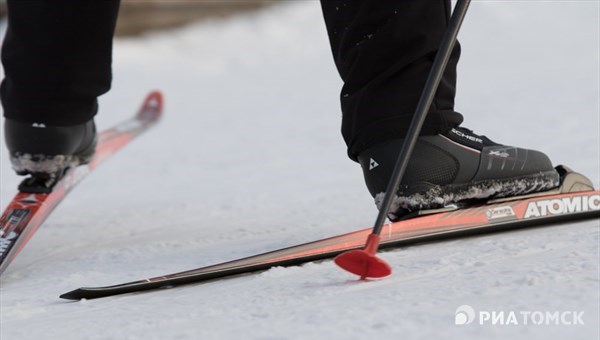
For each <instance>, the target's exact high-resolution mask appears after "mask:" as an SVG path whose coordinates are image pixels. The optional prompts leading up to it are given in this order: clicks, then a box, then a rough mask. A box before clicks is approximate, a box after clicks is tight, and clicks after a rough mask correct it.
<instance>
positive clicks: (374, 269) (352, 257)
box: [334, 234, 392, 280]
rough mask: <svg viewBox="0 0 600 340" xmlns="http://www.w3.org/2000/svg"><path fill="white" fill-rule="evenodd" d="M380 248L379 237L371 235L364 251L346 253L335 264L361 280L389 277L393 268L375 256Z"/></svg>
mask: <svg viewBox="0 0 600 340" xmlns="http://www.w3.org/2000/svg"><path fill="white" fill-rule="evenodd" d="M378 248H379V235H375V234H371V235H369V238H368V239H367V243H366V245H365V248H364V249H362V250H351V251H347V252H344V253H342V254H340V255H338V256H336V258H335V259H334V262H335V264H337V265H338V266H339V267H341V268H342V269H344V270H346V271H348V272H350V273H352V274H356V275H358V276H360V279H361V280H365V279H367V278H381V277H386V276H389V275H390V274H391V273H392V267H391V266H390V265H389V264H388V263H387V262H385V261H384V260H382V259H380V258H379V257H377V256H375V254H376V252H377V249H378Z"/></svg>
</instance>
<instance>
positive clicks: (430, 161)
mask: <svg viewBox="0 0 600 340" xmlns="http://www.w3.org/2000/svg"><path fill="white" fill-rule="evenodd" d="M321 4H322V8H323V13H324V16H325V22H326V25H327V31H328V34H329V39H330V42H331V48H332V51H333V56H334V59H335V63H336V66H337V68H338V70H339V73H340V75H341V76H342V79H343V81H344V87H343V89H342V93H341V102H342V112H343V121H342V134H343V136H344V139H345V141H346V143H347V145H348V155H349V156H350V158H352V159H353V160H356V161H358V162H359V163H360V165H361V167H362V170H363V174H364V177H365V182H366V184H367V188H368V189H369V192H370V193H371V195H372V196H373V197H374V198H375V201H376V203H377V204H379V203H381V201H382V200H383V197H384V196H385V190H386V189H387V185H388V182H389V179H390V177H391V175H392V172H393V169H394V167H395V164H396V162H397V159H398V155H399V153H400V150H401V148H402V145H403V142H404V140H403V138H404V137H405V135H406V133H407V131H408V127H409V126H410V123H411V120H412V116H413V114H414V112H415V111H416V106H417V104H418V101H419V98H420V96H421V92H422V90H423V87H424V84H425V82H426V79H427V77H428V75H429V72H430V70H431V66H432V64H433V60H434V58H435V54H436V53H437V50H438V48H439V46H440V42H441V40H442V37H443V35H444V33H445V31H446V27H447V25H448V22H449V16H450V1H449V0H435V1H434V0H428V1H416V0H415V1H409V0H406V1H404V0H396V1H366V0H365V1H343V0H322V1H321ZM459 54H460V47H459V46H458V44H457V46H456V47H455V49H454V51H453V53H452V56H451V58H450V61H449V63H448V66H447V68H446V70H445V73H444V76H443V78H442V81H441V83H440V85H439V87H438V89H437V92H436V96H435V99H434V101H433V104H432V107H431V109H430V111H429V113H428V116H427V120H426V121H425V125H424V126H423V129H422V131H421V136H420V137H419V139H418V140H417V143H416V145H415V148H414V150H413V154H412V156H411V158H410V161H409V164H408V166H407V169H406V172H405V174H404V176H403V178H402V182H401V185H400V186H399V188H398V189H397V191H396V198H395V200H394V204H393V206H392V211H391V212H390V215H389V216H390V218H393V219H395V218H398V217H400V216H402V215H404V214H406V212H408V211H414V210H421V209H432V208H440V207H442V206H445V205H448V204H455V203H460V204H462V203H467V204H468V203H469V202H472V201H478V200H479V201H480V200H485V199H488V198H490V197H507V196H516V195H521V194H527V193H531V192H537V191H544V190H548V189H551V188H554V187H556V186H558V185H559V175H558V173H557V171H556V170H555V169H554V168H553V167H552V163H551V162H550V160H549V159H548V157H547V156H546V155H545V154H543V153H541V152H539V151H535V150H528V149H522V148H515V147H511V146H504V145H501V144H497V143H494V142H492V141H491V140H489V139H488V138H486V137H485V136H480V135H477V134H475V133H473V132H472V131H470V130H468V129H465V128H462V127H459V125H460V124H461V123H462V115H461V114H459V113H457V112H456V111H454V96H455V84H456V64H457V62H458V58H459Z"/></svg>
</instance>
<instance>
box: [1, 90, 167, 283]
mask: <svg viewBox="0 0 600 340" xmlns="http://www.w3.org/2000/svg"><path fill="white" fill-rule="evenodd" d="M162 110H163V100H162V95H161V93H160V92H152V93H150V94H149V95H148V96H147V97H146V99H145V101H144V103H143V105H142V107H141V109H140V110H139V112H138V113H137V115H136V116H135V117H133V118H131V119H129V120H127V121H124V122H122V123H120V124H117V125H116V126H114V127H113V128H111V129H108V130H105V131H102V132H101V133H100V134H99V135H98V145H97V147H96V153H95V155H94V158H93V159H92V161H91V162H90V163H89V164H86V165H82V166H79V167H76V168H71V169H68V170H67V171H66V172H65V174H64V175H63V176H62V177H60V179H59V180H57V181H54V182H52V183H43V185H40V182H39V181H36V180H35V179H32V178H28V179H25V180H24V181H23V182H22V183H21V185H20V186H19V193H18V194H17V195H16V196H15V197H14V198H13V200H12V201H11V202H10V203H9V204H8V207H6V209H5V210H4V213H3V214H2V217H1V218H0V274H1V273H2V272H4V270H5V269H6V267H7V266H8V265H9V264H10V262H11V261H12V260H13V259H14V258H15V257H16V256H17V254H18V253H19V252H20V251H21V249H23V247H24V246H25V244H27V241H29V239H31V237H32V236H33V234H34V233H35V232H36V230H37V229H38V228H39V227H40V225H42V223H44V221H45V220H46V218H47V217H48V216H49V215H50V213H52V211H53V210H54V208H56V206H57V205H58V204H59V203H60V202H61V201H62V200H63V199H64V198H65V197H66V196H67V194H68V193H69V192H70V191H71V189H73V187H75V185H77V184H78V183H79V182H81V180H82V179H83V178H84V177H86V176H87V175H88V174H89V173H90V172H92V171H93V170H94V169H95V168H96V167H97V166H98V165H100V164H101V163H103V162H104V161H105V160H106V159H107V158H109V157H110V156H112V155H114V154H115V153H116V152H117V151H119V150H120V149H121V148H122V147H124V146H125V145H127V144H128V143H129V142H130V141H131V140H133V139H134V138H135V137H137V136H138V135H140V134H141V133H143V132H144V131H146V130H147V129H148V128H149V127H151V126H152V125H154V124H155V123H156V122H158V120H159V119H160V117H161V115H162Z"/></svg>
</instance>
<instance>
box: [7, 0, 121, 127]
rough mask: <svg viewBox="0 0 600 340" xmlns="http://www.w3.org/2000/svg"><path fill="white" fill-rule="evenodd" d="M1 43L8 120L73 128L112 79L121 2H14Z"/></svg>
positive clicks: (93, 111) (93, 109)
mask: <svg viewBox="0 0 600 340" xmlns="http://www.w3.org/2000/svg"><path fill="white" fill-rule="evenodd" d="M7 5H8V28H7V30H6V36H5V38H4V43H3V46H2V64H3V66H4V73H5V78H4V80H3V81H2V85H1V91H0V93H1V99H2V106H3V108H4V116H5V117H6V118H9V119H12V120H16V121H20V122H26V123H29V122H40V123H45V124H49V125H60V126H68V125H75V124H81V123H84V122H87V121H89V120H90V119H91V118H92V117H93V116H94V115H95V114H96V112H97V101H96V98H97V97H98V96H100V95H101V94H103V93H105V92H107V91H108V90H109V88H110V82H111V58H112V56H111V54H112V39H113V33H114V28H115V23H116V20H117V14H118V10H119V0H102V1H98V0H71V1H67V0H46V1H43V0H28V1H22V0H9V1H8V3H7Z"/></svg>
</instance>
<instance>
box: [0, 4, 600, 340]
mask: <svg viewBox="0 0 600 340" xmlns="http://www.w3.org/2000/svg"><path fill="white" fill-rule="evenodd" d="M598 26H599V3H598V2H597V1H475V2H473V3H472V5H471V8H470V12H469V13H468V15H467V19H466V21H465V23H464V26H463V30H462V32H461V35H460V40H461V43H462V46H463V54H462V60H461V63H460V66H459V83H458V97H457V105H456V107H457V109H458V110H459V111H460V112H462V113H464V114H465V116H466V122H465V126H467V127H469V128H472V129H474V131H475V132H476V133H480V134H485V135H487V136H489V137H490V138H492V139H493V140H495V141H497V142H501V143H505V144H511V145H516V146H525V147H528V148H533V149H540V150H544V151H545V152H546V153H547V154H548V155H549V156H550V158H551V159H553V160H554V161H555V162H556V163H557V164H559V163H562V164H567V165H569V166H570V167H572V168H573V169H575V170H577V171H579V172H582V173H584V174H586V175H588V176H590V177H591V179H592V180H593V181H594V183H595V184H596V185H598V184H599V182H600V180H599V179H600V174H599V169H600V166H599V158H600V157H599V144H600V141H599V92H600V89H599V85H598V84H599V68H598V60H599V49H598V41H599V34H598V31H599V27H598ZM2 27H4V28H5V27H6V26H5V24H3V25H2ZM340 86H341V81H340V80H339V77H338V75H337V73H336V70H335V66H334V64H333V61H332V57H331V56H330V51H329V45H328V42H327V38H326V32H325V27H324V24H323V22H322V18H321V13H320V8H319V3H318V2H316V1H295V2H290V3H287V4H284V5H280V6H275V7H272V8H269V9H267V10H264V11H262V12H258V13H253V14H248V15H244V16H240V17H235V18H231V19H228V20H225V21H212V22H203V23H200V24H194V25H191V26H188V27H185V28H181V29H176V30H171V31H165V32H160V33H153V34H147V35H144V36H142V37H137V38H128V39H119V40H117V41H116V45H115V50H114V86H113V89H112V91H111V92H110V93H109V94H107V95H105V96H103V97H102V98H101V100H100V104H101V112H100V114H99V116H98V119H97V122H98V125H99V127H100V128H104V127H108V126H110V125H112V124H114V123H116V122H118V121H120V120H123V119H125V118H127V117H129V116H130V115H131V114H133V112H135V110H137V107H138V105H139V104H140V101H141V100H142V98H143V97H144V96H145V94H146V93H147V92H148V91H150V90H152V89H161V90H162V91H164V94H165V98H166V112H165V113H166V116H165V119H164V121H163V122H162V123H161V124H160V125H159V126H157V127H156V128H155V129H153V130H152V131H150V132H149V133H148V134H146V135H144V136H142V137H141V138H140V139H139V140H136V141H135V143H133V144H132V145H131V146H128V147H127V148H126V149H124V150H123V151H122V152H121V153H120V154H119V155H117V156H116V157H115V158H114V159H112V160H111V161H110V162H108V163H107V164H106V165H104V166H102V167H101V168H100V169H98V171H97V172H95V173H94V174H93V175H92V176H90V177H89V178H88V179H86V180H85V181H84V182H83V183H82V184H81V185H80V186H79V187H78V188H77V189H76V190H75V191H74V192H73V193H72V195H70V196H69V197H68V199H67V200H66V201H65V202H63V203H62V205H61V206H59V207H58V208H57V209H56V211H55V212H54V214H52V216H51V217H50V218H49V219H48V220H47V222H46V223H45V224H44V225H43V226H42V228H40V230H39V231H38V232H37V234H36V235H35V237H34V238H33V239H32V240H31V242H30V243H29V244H28V245H27V247H26V248H25V249H24V250H23V252H22V253H21V254H20V255H19V257H18V258H17V259H16V260H15V261H14V262H13V263H12V265H11V266H10V267H9V269H8V270H7V271H6V272H5V273H4V274H3V276H2V279H1V281H0V282H1V330H0V337H1V339H2V340H12V339H419V338H420V339H597V338H598V335H599V333H598V332H599V331H598V326H599V323H598V317H599V314H600V313H599V305H598V304H599V294H598V287H599V280H598V274H599V268H598V266H599V264H598V259H599V258H598V245H599V228H600V226H599V222H598V220H595V221H594V220H592V221H586V222H580V223H570V224H564V225H560V226H552V227H546V228H536V229H529V230H522V231H515V232H510V233H502V234H490V235H485V236H479V237H472V238H465V239H458V240H452V241H448V242H439V243H433V244H425V245H418V246H413V247H406V248H402V249H396V250H393V251H389V252H385V253H382V254H381V257H382V258H384V259H385V260H386V261H388V262H389V263H390V264H391V265H392V266H393V268H394V275H393V276H392V277H389V278H387V279H384V280H378V281H370V282H358V281H357V280H356V278H355V277H353V276H351V275H349V274H347V273H345V272H343V271H341V270H339V269H337V268H336V267H335V266H334V265H333V264H332V262H331V261H325V262H320V263H309V264H306V265H303V266H298V267H290V268H274V269H272V270H268V271H266V272H262V273H259V274H255V275H247V276H242V277H237V278H231V279H226V280H221V281H214V282H209V283H204V284H196V285H189V286H184V287H181V288H176V289H167V290H160V291H154V292H149V293H144V294H130V295H122V296H118V297H111V298H105V299H99V300H89V301H80V302H68V301H63V300H61V299H59V298H58V295H59V294H61V293H64V292H66V291H69V290H72V289H74V288H77V287H80V286H95V285H110V284H117V283H122V282H127V281H133V280H137V279H143V278H147V277H153V276H158V275H161V274H166V273H172V272H177V271H182V270H187V269H192V268H196V267H200V266H206V265H209V264H214V263H218V262H223V261H227V260H231V259H236V258H239V257H243V256H248V255H252V254H256V253H260V252H265V251H268V250H272V249H277V248H281V247H284V246H289V245H294V244H298V243H303V242H308V241H312V240H316V239H319V238H323V237H327V236H332V235H336V234H340V233H344V232H350V231H354V230H357V229H362V228H367V227H369V226H370V225H371V223H372V222H373V220H374V219H375V214H376V209H375V206H374V204H373V201H372V199H371V197H370V196H369V194H368V192H367V190H366V188H365V187H364V184H363V179H362V174H361V171H360V168H359V166H358V165H357V164H355V163H353V162H352V161H350V160H349V159H347V157H346V154H345V145H344V144H343V141H342V139H341V136H340V133H339V127H340V109H339V103H338V94H339V90H340ZM0 159H1V161H2V164H1V166H0V168H1V170H2V175H1V176H2V177H1V184H2V188H1V199H2V202H1V205H2V207H4V206H6V204H7V203H8V201H9V200H10V199H11V198H12V196H13V195H14V194H15V192H16V186H17V183H18V181H19V178H18V177H17V176H15V175H14V174H13V173H12V172H11V170H10V165H9V164H8V163H9V162H8V155H7V153H6V149H4V148H2V155H0ZM462 305H468V306H470V307H471V308H472V309H473V310H474V311H475V312H476V313H477V315H478V316H479V315H485V314H481V312H486V311H487V312H489V313H491V312H497V313H496V315H499V312H504V313H505V314H506V315H505V317H504V319H505V321H508V315H509V314H510V313H511V312H513V314H515V315H516V316H517V319H518V320H517V321H518V323H519V324H518V325H514V324H508V325H499V324H496V325H492V324H491V322H487V323H484V324H479V319H476V320H475V321H473V322H472V323H471V324H467V325H463V326H457V325H455V313H456V312H457V308H458V307H459V306H462ZM459 312H460V311H459ZM528 312H529V313H531V315H534V314H533V313H536V312H540V313H541V314H535V315H536V317H531V318H529V319H528V320H529V323H528V324H527V325H525V324H523V318H522V315H524V314H522V313H525V314H527V313H528ZM555 312H559V313H561V314H560V315H564V318H566V319H567V320H566V321H570V322H571V323H573V322H575V321H576V322H577V323H578V324H574V325H565V324H562V325H556V324H554V319H552V318H551V319H550V321H551V322H550V324H549V325H547V324H542V325H536V324H535V323H534V322H535V321H540V320H542V319H540V315H542V316H543V317H544V318H546V316H545V315H546V314H548V313H549V314H550V316H552V315H553V314H552V313H555ZM464 315H466V314H461V313H459V317H458V320H464V317H465V316H464ZM461 318H462V319H461ZM579 319H580V320H579ZM579 321H582V322H583V323H584V324H583V325H581V324H580V322H579ZM561 323H563V322H562V321H561Z"/></svg>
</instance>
